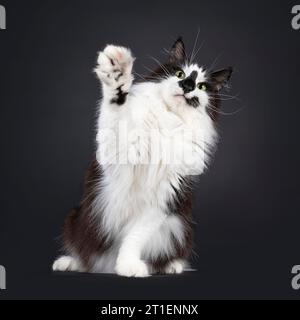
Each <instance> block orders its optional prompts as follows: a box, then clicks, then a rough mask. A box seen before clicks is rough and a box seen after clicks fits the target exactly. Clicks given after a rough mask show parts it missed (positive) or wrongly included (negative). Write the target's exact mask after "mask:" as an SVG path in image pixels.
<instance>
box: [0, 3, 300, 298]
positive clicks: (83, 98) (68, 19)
mask: <svg viewBox="0 0 300 320" xmlns="http://www.w3.org/2000/svg"><path fill="white" fill-rule="evenodd" d="M0 2H1V4H2V5H5V6H6V9H7V28H8V29H7V30H6V31H0V110H1V118H0V119H1V125H0V137H1V145H2V147H1V166H0V168H1V184H0V188H1V190H0V194H1V200H2V201H1V213H0V214H1V220H0V221H1V222H0V264H2V265H4V266H5V267H6V269H7V290H6V291H5V292H4V291H0V299H1V298H84V299H85V298H95V299H121V298H126V299H131V298H138V299H146V298H156V299H172V298H181V299H184V298H186V299H188V298H195V299H200V298H205V299H206V298H300V291H298V292H297V291H293V290H292V288H291V278H292V275H291V268H292V266H293V265H295V264H300V245H299V226H300V217H299V195H298V185H299V138H298V136H299V134H298V130H299V129H298V126H299V115H300V111H299V67H300V62H299V54H300V52H299V49H300V31H294V30H293V29H292V28H291V18H292V15H291V8H292V6H293V5H294V4H296V3H295V2H292V1H291V2H290V1H283V0H282V1H233V0H228V1H215V0H210V1H202V0H197V1H195V0H190V1H175V0H168V1H155V0H152V1H130V0H128V1H119V2H118V1H99V0H95V1H91V0H90V1H54V0H51V1H33V0H27V1H21V0H20V1H15V0H14V1H13V0H9V1H4V0H1V1H0ZM199 27H200V37H199V43H201V42H202V41H205V42H204V44H203V47H202V49H201V50H200V52H199V54H198V61H199V63H200V64H203V65H205V66H210V65H211V64H212V62H213V61H214V59H215V58H216V57H217V56H219V55H220V54H221V56H220V58H219V60H218V63H217V65H216V66H217V67H223V66H227V65H233V66H234V68H235V71H236V72H235V73H234V76H233V78H232V90H231V92H230V93H231V94H233V95H235V94H239V99H240V100H230V101H226V102H225V103H224V104H223V111H224V112H232V111H235V110H238V109H239V108H242V110H241V111H240V112H238V113H236V114H234V115H231V116H229V115H227V116H222V117H221V122H220V132H221V142H220V145H219V150H218V152H217V154H216V157H215V160H214V162H213V163H212V165H211V167H210V170H209V172H208V173H207V174H206V175H205V176H203V177H201V180H200V182H199V186H198V188H197V190H196V192H195V194H196V199H195V208H194V216H195V220H196V221H197V223H198V225H197V227H196V247H195V251H196V252H197V254H198V258H195V259H194V261H193V265H194V266H195V267H196V268H197V271H196V272H194V273H190V274H184V275H182V276H174V277H170V276H160V277H158V276H157V277H152V278H150V279H144V280H140V279H123V278H119V277H116V276H110V275H74V274H59V275H57V274H52V273H51V271H50V267H51V264H52V262H53V259H54V258H55V256H56V255H57V254H58V249H59V239H58V236H59V234H60V228H61V225H62V222H63V219H64V217H65V215H66V213H67V212H68V210H69V209H70V208H71V207H72V206H74V205H76V204H77V203H78V201H79V200H80V196H81V183H82V178H83V174H84V170H85V169H86V168H87V166H88V163H89V161H90V159H91V157H92V154H93V151H94V135H95V131H94V124H95V110H96V102H97V100H98V99H99V97H100V91H99V85H98V83H97V81H96V79H95V77H94V75H93V74H92V72H91V70H92V68H93V66H94V64H95V60H96V52H97V51H98V50H100V49H101V48H103V46H104V45H105V44H107V43H111V42H113V43H117V44H122V45H126V46H129V47H130V48H131V49H132V50H133V52H134V54H135V56H136V57H137V58H138V59H137V61H136V70H137V72H139V73H145V72H146V70H145V69H144V68H143V65H146V66H148V67H153V66H154V63H153V61H152V60H151V59H149V58H148V56H149V55H152V56H155V57H156V58H158V59H163V58H164V55H163V53H162V49H163V48H164V47H165V48H168V47H169V46H170V45H171V43H172V41H173V40H174V39H175V38H176V36H178V35H183V36H184V38H185V41H186V45H187V47H188V48H190V49H192V47H193V44H194V40H195V36H196V33H197V29H198V28H199Z"/></svg>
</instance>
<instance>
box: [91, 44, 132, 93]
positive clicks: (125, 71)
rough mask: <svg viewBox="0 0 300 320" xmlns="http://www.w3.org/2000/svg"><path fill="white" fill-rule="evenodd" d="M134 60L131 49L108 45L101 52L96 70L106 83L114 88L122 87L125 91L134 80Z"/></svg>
mask: <svg viewBox="0 0 300 320" xmlns="http://www.w3.org/2000/svg"><path fill="white" fill-rule="evenodd" d="M133 62H134V58H133V57H132V54H131V51H130V50H129V49H127V48H124V47H119V46H114V45H108V46H106V48H105V49H104V51H101V52H100V53H99V56H98V66H97V67H96V69H95V72H96V73H97V75H98V77H99V79H100V80H101V81H103V82H104V83H105V84H106V85H108V86H112V87H113V88H114V89H116V88H120V87H122V90H123V91H128V90H129V88H130V86H131V84H132V81H133V76H132V73H131V72H132V67H133Z"/></svg>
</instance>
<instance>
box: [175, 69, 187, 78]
mask: <svg viewBox="0 0 300 320" xmlns="http://www.w3.org/2000/svg"><path fill="white" fill-rule="evenodd" d="M175 75H176V77H177V78H179V79H184V78H185V73H184V72H183V71H182V70H177V71H176V72H175Z"/></svg>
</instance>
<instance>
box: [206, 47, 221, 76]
mask: <svg viewBox="0 0 300 320" xmlns="http://www.w3.org/2000/svg"><path fill="white" fill-rule="evenodd" d="M222 55H223V53H222V52H221V53H220V54H218V55H217V56H216V58H215V59H214V60H213V62H212V64H211V65H210V67H209V68H208V71H209V72H211V71H212V70H213V69H214V68H215V66H216V64H217V63H218V61H219V59H220V58H221V57H222Z"/></svg>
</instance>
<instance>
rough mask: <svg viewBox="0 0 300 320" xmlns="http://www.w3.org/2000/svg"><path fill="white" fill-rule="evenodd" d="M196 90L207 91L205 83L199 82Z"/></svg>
mask: <svg viewBox="0 0 300 320" xmlns="http://www.w3.org/2000/svg"><path fill="white" fill-rule="evenodd" d="M197 88H198V89H200V90H202V91H206V90H207V85H206V84H205V83H203V82H199V83H198V84H197Z"/></svg>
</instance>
